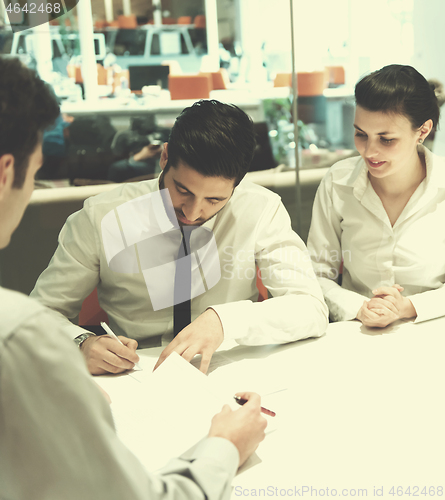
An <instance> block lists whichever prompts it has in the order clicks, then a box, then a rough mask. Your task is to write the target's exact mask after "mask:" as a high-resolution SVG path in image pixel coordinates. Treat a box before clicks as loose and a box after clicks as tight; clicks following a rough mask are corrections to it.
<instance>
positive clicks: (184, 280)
mask: <svg viewBox="0 0 445 500" xmlns="http://www.w3.org/2000/svg"><path fill="white" fill-rule="evenodd" d="M193 229H194V228H192V227H187V226H184V227H182V228H181V233H182V236H183V238H182V241H181V245H180V247H179V252H178V259H177V261H176V273H175V290H174V306H173V335H174V336H175V337H176V335H178V333H179V332H180V331H181V330H182V329H184V328H185V327H186V326H187V325H189V324H190V323H191V321H192V315H191V310H190V302H191V301H190V299H191V292H192V263H191V255H190V253H191V252H190V235H191V233H192V231H193Z"/></svg>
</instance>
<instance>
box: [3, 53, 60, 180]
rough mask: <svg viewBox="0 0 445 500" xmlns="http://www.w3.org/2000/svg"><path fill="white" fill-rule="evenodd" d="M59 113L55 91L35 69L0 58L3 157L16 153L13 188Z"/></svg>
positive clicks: (18, 62)
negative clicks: (45, 131)
mask: <svg viewBox="0 0 445 500" xmlns="http://www.w3.org/2000/svg"><path fill="white" fill-rule="evenodd" d="M59 112H60V111H59V105H58V104H57V101H56V98H55V96H54V93H53V91H52V90H51V88H50V87H49V86H48V85H47V84H46V83H45V82H43V81H42V80H41V79H40V78H39V77H38V75H37V74H36V73H35V72H34V71H32V70H30V69H28V68H26V67H25V66H23V64H22V63H21V62H20V60H19V59H15V58H12V59H9V58H2V57H0V156H3V155H5V154H11V155H12V156H14V182H13V187H14V188H17V189H20V188H21V187H22V186H23V182H24V181H25V177H26V171H27V169H28V165H29V157H30V156H31V154H32V153H33V152H34V150H35V148H36V146H37V144H38V142H39V141H40V140H41V138H42V133H43V131H44V130H45V128H46V127H48V126H49V125H51V124H52V123H53V122H54V120H55V119H56V118H57V116H58V115H59Z"/></svg>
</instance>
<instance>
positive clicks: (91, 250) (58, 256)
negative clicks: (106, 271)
mask: <svg viewBox="0 0 445 500" xmlns="http://www.w3.org/2000/svg"><path fill="white" fill-rule="evenodd" d="M85 207H86V208H84V209H82V210H80V211H79V212H76V213H75V214H73V215H71V216H70V217H69V218H68V220H67V222H66V223H65V225H64V226H63V228H62V230H61V232H60V235H59V246H58V247H57V250H56V252H55V254H54V256H53V258H52V259H51V262H50V263H49V266H48V268H47V269H46V270H45V271H43V273H42V274H41V275H40V277H39V279H38V280H37V283H36V286H35V288H34V290H33V291H32V292H31V297H33V298H35V299H37V300H38V301H39V302H41V303H42V304H44V305H45V306H47V307H49V308H51V309H52V310H53V311H54V312H55V314H54V316H55V318H56V321H57V323H58V329H59V330H61V331H64V332H65V333H66V334H67V335H68V337H69V338H71V339H74V338H76V337H77V336H78V335H80V334H81V333H83V332H85V331H86V330H84V329H83V328H81V327H79V326H77V325H74V324H73V323H71V321H70V320H69V319H68V318H74V317H75V316H77V314H78V313H79V311H80V309H81V307H82V302H83V301H84V299H85V298H86V297H87V296H88V295H89V294H90V293H91V291H92V290H93V289H94V288H95V287H96V286H97V284H98V283H99V280H100V275H99V271H100V267H99V255H100V250H99V241H98V236H97V232H96V230H95V228H94V227H93V225H92V223H91V220H90V218H89V216H88V211H87V207H88V200H87V201H86V202H85ZM121 341H122V342H123V343H124V344H125V346H122V345H120V344H119V343H118V342H116V341H115V340H113V339H111V338H109V337H107V336H99V337H94V336H93V337H90V338H89V339H87V340H85V341H84V342H83V343H82V346H81V348H82V351H83V353H84V355H85V358H86V360H87V363H88V369H89V370H90V372H91V373H92V374H94V375H97V374H102V373H107V372H110V373H119V372H122V371H125V370H128V369H130V368H133V366H134V363H135V362H137V361H138V356H137V354H136V353H135V350H136V347H137V343H136V342H135V341H133V340H129V339H127V338H125V337H121Z"/></svg>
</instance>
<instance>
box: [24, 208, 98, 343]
mask: <svg viewBox="0 0 445 500" xmlns="http://www.w3.org/2000/svg"><path fill="white" fill-rule="evenodd" d="M98 282H99V250H98V243H97V241H96V236H95V232H94V228H93V225H92V224H91V221H90V219H89V217H88V214H87V212H86V210H85V208H84V209H82V210H80V211H79V212H76V213H75V214H73V215H71V216H70V217H68V219H67V221H66V223H65V225H64V226H63V228H62V230H61V232H60V234H59V245H58V247H57V249H56V252H55V253H54V255H53V257H52V259H51V261H50V263H49V265H48V267H47V269H45V271H43V273H42V274H41V275H40V277H39V279H38V280H37V283H36V285H35V287H34V289H33V290H32V292H31V294H30V296H31V297H33V298H35V299H37V300H38V301H39V302H40V303H42V304H44V305H45V306H47V307H49V308H50V309H52V310H54V311H55V312H56V316H57V321H58V324H59V327H60V328H61V329H62V330H63V331H64V332H65V333H66V334H67V335H68V336H69V337H70V338H72V339H74V338H75V337H77V336H78V335H80V334H81V333H83V332H85V330H84V329H83V328H80V327H78V326H76V325H74V324H73V323H71V321H69V319H68V318H75V317H76V316H77V314H79V311H80V309H81V307H82V302H83V301H84V299H85V298H86V297H87V296H88V295H89V294H90V293H91V292H92V291H93V290H94V288H95V287H96V286H97V284H98Z"/></svg>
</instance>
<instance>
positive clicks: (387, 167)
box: [354, 106, 432, 178]
mask: <svg viewBox="0 0 445 500" xmlns="http://www.w3.org/2000/svg"><path fill="white" fill-rule="evenodd" d="M429 122H431V123H429ZM431 126H432V121H431V120H428V121H427V122H426V123H425V124H424V125H423V126H422V127H420V129H418V130H413V127H412V124H411V122H410V121H409V120H408V118H407V117H406V116H404V115H401V114H393V113H391V114H389V113H383V112H382V111H368V110H367V109H364V108H361V107H360V106H357V108H356V112H355V123H354V127H355V146H356V148H357V151H358V152H359V153H360V155H361V157H362V158H363V160H364V161H365V163H366V166H367V167H368V171H369V173H370V174H371V175H372V176H374V177H377V178H383V177H387V176H391V175H394V174H397V173H398V172H401V171H403V169H404V168H405V169H406V168H409V167H411V166H415V165H417V163H414V162H417V161H418V159H417V158H418V155H417V144H418V142H419V139H420V138H422V139H425V137H426V136H427V135H428V133H429V131H430V130H431Z"/></svg>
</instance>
